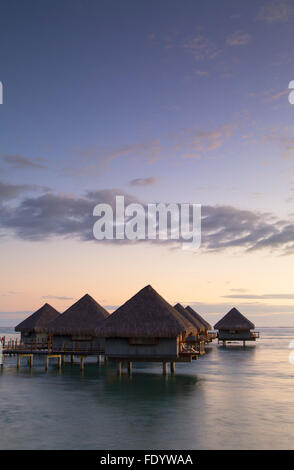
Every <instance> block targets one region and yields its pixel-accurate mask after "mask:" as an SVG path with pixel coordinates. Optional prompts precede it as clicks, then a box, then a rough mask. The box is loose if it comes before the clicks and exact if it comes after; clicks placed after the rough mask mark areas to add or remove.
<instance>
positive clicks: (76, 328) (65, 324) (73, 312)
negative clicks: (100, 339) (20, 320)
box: [47, 294, 109, 335]
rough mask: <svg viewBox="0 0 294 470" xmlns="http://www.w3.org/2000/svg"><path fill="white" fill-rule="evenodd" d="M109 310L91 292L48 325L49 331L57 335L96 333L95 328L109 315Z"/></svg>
mask: <svg viewBox="0 0 294 470" xmlns="http://www.w3.org/2000/svg"><path fill="white" fill-rule="evenodd" d="M108 315H109V314H108V312H107V311H106V310H105V308H103V307H102V306H101V305H99V304H98V303H97V302H96V300H94V299H93V298H92V297H91V296H90V295H89V294H86V295H84V297H82V298H81V299H80V300H78V301H77V302H76V303H75V304H73V305H72V306H71V307H69V308H68V309H67V310H66V311H65V312H64V313H63V314H62V315H60V317H59V318H56V320H54V321H53V322H51V323H50V324H49V325H48V328H47V330H48V333H51V334H56V335H72V334H85V335H94V332H95V329H96V328H97V327H99V325H100V324H101V323H102V322H103V321H104V320H105V318H106V317H108Z"/></svg>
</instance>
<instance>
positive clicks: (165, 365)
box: [162, 362, 168, 375]
mask: <svg viewBox="0 0 294 470" xmlns="http://www.w3.org/2000/svg"><path fill="white" fill-rule="evenodd" d="M167 373H168V370H167V362H163V363H162V374H163V375H167Z"/></svg>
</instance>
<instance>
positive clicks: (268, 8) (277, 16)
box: [257, 0, 294, 24]
mask: <svg viewBox="0 0 294 470" xmlns="http://www.w3.org/2000/svg"><path fill="white" fill-rule="evenodd" d="M293 13H294V7H293V5H290V3H289V2H286V1H284V0H274V1H272V2H267V3H265V4H264V5H263V6H262V8H261V9H260V11H259V13H258V15H257V19H259V20H262V21H265V22H266V23H269V24H271V23H280V22H284V21H288V20H289V19H290V18H291V17H292V16H293Z"/></svg>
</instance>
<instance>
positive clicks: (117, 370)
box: [116, 361, 122, 376]
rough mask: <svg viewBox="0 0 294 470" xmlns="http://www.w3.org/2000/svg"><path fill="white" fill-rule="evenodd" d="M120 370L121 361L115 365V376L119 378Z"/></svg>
mask: <svg viewBox="0 0 294 470" xmlns="http://www.w3.org/2000/svg"><path fill="white" fill-rule="evenodd" d="M121 369H122V367H121V361H117V363H116V373H117V375H119V376H121Z"/></svg>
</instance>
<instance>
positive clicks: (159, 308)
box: [97, 286, 196, 338]
mask: <svg viewBox="0 0 294 470" xmlns="http://www.w3.org/2000/svg"><path fill="white" fill-rule="evenodd" d="M181 333H183V334H190V333H192V334H193V333H196V329H195V327H194V326H193V325H192V324H191V323H190V322H189V321H187V320H186V319H185V318H183V317H182V315H180V314H179V313H178V312H177V310H175V309H174V308H173V307H172V306H171V305H170V304H169V303H168V302H167V301H166V300H164V299H163V298H162V297H161V296H160V295H159V294H158V293H157V292H156V291H155V290H154V289H153V288H152V287H151V286H146V287H144V289H142V290H140V291H139V292H138V293H137V294H136V295H134V296H133V297H132V298H131V299H129V300H128V301H127V302H126V303H125V304H123V305H122V306H121V307H119V308H118V309H117V310H116V311H115V312H114V313H113V314H112V315H110V316H109V317H108V318H107V319H106V320H105V322H104V323H103V325H102V326H101V329H100V331H97V335H98V336H103V337H106V338H130V337H143V338H176V337H177V336H178V335H180V334H181Z"/></svg>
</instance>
